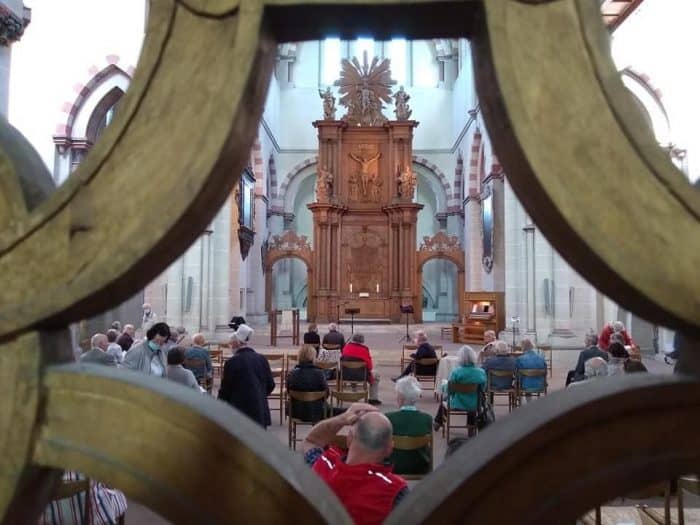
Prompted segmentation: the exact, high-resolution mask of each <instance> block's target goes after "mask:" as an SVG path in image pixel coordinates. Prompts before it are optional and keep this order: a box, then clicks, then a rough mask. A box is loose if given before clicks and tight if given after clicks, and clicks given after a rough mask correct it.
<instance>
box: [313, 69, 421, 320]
mask: <svg viewBox="0 0 700 525" xmlns="http://www.w3.org/2000/svg"><path fill="white" fill-rule="evenodd" d="M388 68H389V64H388V60H384V61H381V62H379V61H378V60H377V59H373V60H372V62H371V63H368V62H367V57H366V56H365V57H364V62H363V63H362V64H360V63H359V61H357V60H356V59H353V61H352V62H350V61H347V60H346V61H344V63H343V75H342V77H341V79H340V80H339V81H338V82H337V83H336V84H337V85H339V86H340V93H341V94H343V95H344V96H343V97H342V98H341V99H340V103H341V104H342V105H344V106H346V107H347V108H348V112H347V114H346V115H345V116H344V117H343V118H342V119H341V120H335V109H334V102H335V101H334V99H333V98H332V95H330V92H328V91H327V92H326V93H325V94H322V97H324V110H325V111H324V116H325V118H324V120H319V121H316V122H314V126H315V127H316V128H317V129H318V141H319V155H318V178H317V184H316V202H314V203H312V204H310V205H309V209H310V210H311V212H312V213H313V221H314V237H313V238H314V247H315V249H314V252H313V263H312V268H313V270H312V272H311V275H312V279H313V286H311V287H310V293H309V305H310V308H309V309H310V311H315V312H316V313H317V317H316V320H318V321H329V320H333V319H335V317H336V315H337V312H338V311H339V310H338V308H337V307H338V306H340V311H344V310H345V308H359V309H360V313H359V315H358V317H359V318H363V319H373V320H378V321H379V320H391V321H400V316H401V314H400V311H399V307H400V306H401V305H402V304H411V305H413V306H414V307H417V305H416V303H417V297H418V292H419V288H420V283H416V282H415V279H414V277H415V275H416V271H417V265H416V218H417V214H418V211H420V210H421V209H422V207H423V206H422V205H420V204H416V203H414V202H413V195H414V192H415V184H416V179H415V174H414V173H413V172H412V170H411V162H412V158H413V153H412V141H413V128H415V127H416V126H417V125H418V123H417V122H416V121H413V120H408V118H407V117H408V115H410V110H409V109H408V106H407V105H405V100H406V98H405V97H406V95H405V93H404V92H403V91H399V92H397V94H395V95H394V97H395V98H396V100H397V111H396V114H397V118H398V120H392V121H389V120H387V118H386V117H385V116H384V115H383V114H382V112H381V109H382V107H383V104H382V101H385V102H386V101H389V100H390V98H389V95H390V86H391V84H393V81H391V78H390V73H389V69H388ZM358 80H359V81H358ZM358 85H359V86H363V85H364V86H366V87H365V88H362V89H360V88H357V87H356V86H358ZM402 102H403V105H402ZM312 305H313V306H312Z"/></svg>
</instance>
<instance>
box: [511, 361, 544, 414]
mask: <svg viewBox="0 0 700 525" xmlns="http://www.w3.org/2000/svg"><path fill="white" fill-rule="evenodd" d="M516 374H517V376H516V379H517V380H516V384H515V388H516V390H517V392H516V394H515V395H516V400H517V404H518V405H520V402H521V399H522V397H523V396H524V395H526V394H527V395H528V396H533V395H534V396H537V398H538V399H539V397H540V396H541V395H545V396H546V395H547V369H546V368H520V369H519V370H517V372H516ZM525 377H541V378H542V384H543V386H542V388H538V389H532V388H523V386H522V383H523V378H525Z"/></svg>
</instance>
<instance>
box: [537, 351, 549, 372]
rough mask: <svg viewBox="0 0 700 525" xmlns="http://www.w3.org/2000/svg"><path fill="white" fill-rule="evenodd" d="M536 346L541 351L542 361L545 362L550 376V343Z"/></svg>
mask: <svg viewBox="0 0 700 525" xmlns="http://www.w3.org/2000/svg"><path fill="white" fill-rule="evenodd" d="M537 348H538V349H539V350H540V352H542V356H543V357H544V362H545V363H547V370H549V377H552V345H539V346H538V347H537Z"/></svg>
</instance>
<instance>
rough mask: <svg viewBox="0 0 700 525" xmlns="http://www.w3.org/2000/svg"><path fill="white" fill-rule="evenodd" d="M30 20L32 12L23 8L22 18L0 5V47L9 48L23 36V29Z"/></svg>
mask: <svg viewBox="0 0 700 525" xmlns="http://www.w3.org/2000/svg"><path fill="white" fill-rule="evenodd" d="M31 20H32V10H31V9H29V8H27V7H24V8H23V10H22V17H21V18H20V16H19V15H17V14H15V13H14V12H13V11H11V10H10V9H9V8H7V7H6V6H5V5H3V4H0V46H5V47H9V46H11V45H12V44H13V43H14V42H17V41H18V40H19V39H20V38H22V35H23V34H24V29H25V28H26V27H27V26H28V25H29V22H31Z"/></svg>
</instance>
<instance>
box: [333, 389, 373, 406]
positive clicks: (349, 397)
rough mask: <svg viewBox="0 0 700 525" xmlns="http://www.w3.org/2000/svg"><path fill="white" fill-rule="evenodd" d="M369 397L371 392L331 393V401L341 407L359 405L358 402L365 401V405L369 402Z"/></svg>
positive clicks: (334, 391) (336, 391)
mask: <svg viewBox="0 0 700 525" xmlns="http://www.w3.org/2000/svg"><path fill="white" fill-rule="evenodd" d="M368 397H369V392H366V391H365V392H363V391H362V390H358V391H357V392H353V391H342V390H341V391H339V390H332V391H331V399H332V400H333V401H335V404H336V406H338V407H341V406H343V403H357V402H358V401H361V400H364V401H365V403H366V402H367V398H368Z"/></svg>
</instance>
